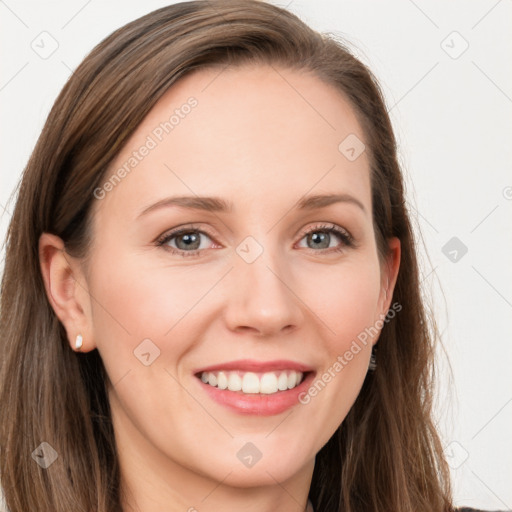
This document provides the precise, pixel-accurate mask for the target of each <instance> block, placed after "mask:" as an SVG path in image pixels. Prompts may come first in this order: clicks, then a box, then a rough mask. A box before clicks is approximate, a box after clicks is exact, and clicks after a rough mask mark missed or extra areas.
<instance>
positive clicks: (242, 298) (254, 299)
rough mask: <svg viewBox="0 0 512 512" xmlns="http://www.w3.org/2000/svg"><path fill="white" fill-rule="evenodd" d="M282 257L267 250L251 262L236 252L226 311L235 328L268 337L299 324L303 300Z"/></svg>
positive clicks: (228, 321) (293, 328)
mask: <svg viewBox="0 0 512 512" xmlns="http://www.w3.org/2000/svg"><path fill="white" fill-rule="evenodd" d="M283 258H284V256H282V255H281V257H278V256H276V255H275V254H274V255H271V253H270V251H268V250H265V251H263V253H262V254H261V255H260V256H259V257H258V258H257V259H256V260H255V261H253V262H251V263H249V262H247V261H246V260H244V258H243V257H240V256H239V255H238V254H234V268H233V270H232V271H231V272H230V273H229V277H228V279H229V280H230V281H229V282H230V285H229V291H228V299H227V305H226V310H225V318H226V323H227V325H228V327H229V328H230V329H231V330H232V331H235V332H244V331H251V332H253V333H254V334H256V335H258V336H261V337H264V336H266V337H268V336H272V335H276V334H279V333H284V332H287V331H290V332H291V331H293V330H295V329H296V328H297V327H298V326H300V324H301V322H302V320H303V310H302V307H301V305H302V301H301V299H300V298H299V297H298V295H297V294H296V291H295V288H297V285H296V284H295V286H294V282H293V281H294V280H293V277H292V272H291V271H290V269H289V266H287V265H286V262H285V261H284V260H283Z"/></svg>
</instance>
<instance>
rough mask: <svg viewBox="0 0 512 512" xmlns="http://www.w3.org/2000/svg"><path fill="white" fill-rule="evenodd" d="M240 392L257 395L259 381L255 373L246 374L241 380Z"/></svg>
mask: <svg viewBox="0 0 512 512" xmlns="http://www.w3.org/2000/svg"><path fill="white" fill-rule="evenodd" d="M242 391H243V392H244V393H259V392H260V379H258V376H257V375H256V374H255V373H251V372H247V373H246V374H245V375H244V378H243V379H242Z"/></svg>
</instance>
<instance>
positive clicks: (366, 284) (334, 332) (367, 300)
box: [302, 258, 380, 351]
mask: <svg viewBox="0 0 512 512" xmlns="http://www.w3.org/2000/svg"><path fill="white" fill-rule="evenodd" d="M334 269H335V270H334ZM309 275H315V279H308V280H307V281H305V282H304V283H303V285H304V288H303V289H304V292H303V295H302V296H304V297H307V304H308V306H309V307H310V308H311V310H313V311H314V312H315V314H316V315H317V316H318V318H319V319H320V320H321V321H322V323H323V324H324V326H325V328H326V331H325V332H326V336H327V338H328V339H329V340H330V350H331V351H332V350H337V351H339V350H343V349H344V347H345V345H346V344H347V343H350V341H351V340H352V339H354V338H355V337H357V336H358V335H359V334H360V333H361V332H362V331H364V330H365V329H366V328H369V327H371V326H372V325H373V324H374V323H375V321H376V314H377V309H378V300H379V293H380V270H379V266H378V262H377V260H375V261H374V260H373V258H360V259H359V260H356V258H354V259H353V260H352V261H347V262H346V264H340V265H339V266H338V267H336V268H335V267H331V268H325V269H318V268H317V269H316V270H315V272H312V273H310V274H309Z"/></svg>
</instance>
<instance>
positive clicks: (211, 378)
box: [196, 369, 309, 395]
mask: <svg viewBox="0 0 512 512" xmlns="http://www.w3.org/2000/svg"><path fill="white" fill-rule="evenodd" d="M308 373H309V372H306V373H304V372H299V371H296V370H291V369H288V370H281V371H275V372H264V373H263V372H243V371H240V370H235V371H214V372H200V373H197V374H196V377H198V378H199V379H201V381H202V382H203V383H204V384H208V385H209V386H212V387H214V388H217V389H227V390H229V391H234V392H239V393H241V394H243V395H254V394H262V395H273V394H274V393H279V392H280V391H287V390H289V389H294V388H296V387H297V386H298V385H299V384H300V383H301V382H302V381H303V379H304V376H305V375H307V374H308Z"/></svg>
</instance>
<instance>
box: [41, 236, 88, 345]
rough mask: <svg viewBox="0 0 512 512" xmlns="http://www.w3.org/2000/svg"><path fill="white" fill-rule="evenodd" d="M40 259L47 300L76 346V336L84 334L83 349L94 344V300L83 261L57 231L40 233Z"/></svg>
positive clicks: (69, 338) (70, 341)
mask: <svg viewBox="0 0 512 512" xmlns="http://www.w3.org/2000/svg"><path fill="white" fill-rule="evenodd" d="M39 263H40V266H41V273H42V276H43V281H44V286H45V289H46V295H47V296H48V300H49V302H50V304H51V306H52V308H53V310H54V311H55V314H56V315H57V317H58V318H59V320H60V321H61V323H62V324H63V326H64V328H65V329H66V333H67V337H68V342H69V344H70V346H71V348H72V349H73V350H76V348H75V342H76V337H77V335H78V334H81V335H82V338H83V345H82V348H81V349H80V351H81V352H88V351H89V350H92V349H93V348H95V346H94V344H93V340H92V322H91V315H90V312H91V301H90V295H89V290H88V287H87V281H86V279H85V276H84V274H83V271H82V267H81V265H80V262H79V261H78V260H76V259H74V258H73V257H71V256H70V255H69V254H67V253H66V250H65V246H64V242H63V241H62V239H61V238H59V237H58V236H56V235H52V234H49V233H43V234H42V235H41V236H40V237H39Z"/></svg>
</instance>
